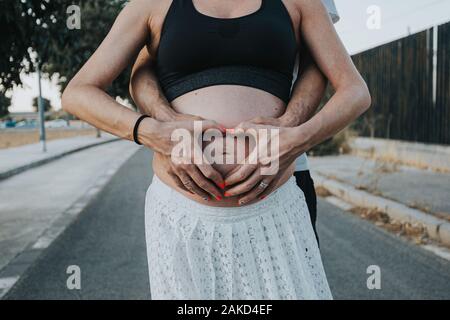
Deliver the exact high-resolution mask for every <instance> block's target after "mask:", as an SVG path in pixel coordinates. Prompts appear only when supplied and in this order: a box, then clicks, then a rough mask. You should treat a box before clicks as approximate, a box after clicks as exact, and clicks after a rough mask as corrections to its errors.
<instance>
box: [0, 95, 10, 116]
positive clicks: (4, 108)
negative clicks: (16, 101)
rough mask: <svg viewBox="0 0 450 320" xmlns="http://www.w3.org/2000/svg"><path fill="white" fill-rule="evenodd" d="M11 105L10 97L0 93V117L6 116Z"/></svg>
mask: <svg viewBox="0 0 450 320" xmlns="http://www.w3.org/2000/svg"><path fill="white" fill-rule="evenodd" d="M10 105H11V99H10V98H8V97H6V96H4V95H3V94H0V118H3V117H6V116H7V115H8V114H9V111H8V108H9V106H10Z"/></svg>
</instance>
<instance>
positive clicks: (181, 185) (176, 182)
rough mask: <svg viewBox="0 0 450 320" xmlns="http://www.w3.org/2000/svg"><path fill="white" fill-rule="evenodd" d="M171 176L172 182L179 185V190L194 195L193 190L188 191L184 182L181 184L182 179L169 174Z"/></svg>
mask: <svg viewBox="0 0 450 320" xmlns="http://www.w3.org/2000/svg"><path fill="white" fill-rule="evenodd" d="M169 176H170V177H171V178H172V181H173V182H174V183H175V184H176V185H177V187H178V188H180V189H182V190H183V191H187V192H189V193H192V192H191V190H188V189H187V188H186V187H185V186H184V184H183V182H181V180H180V178H179V177H178V176H177V175H176V174H174V173H171V172H169Z"/></svg>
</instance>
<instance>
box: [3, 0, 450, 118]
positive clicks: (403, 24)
mask: <svg viewBox="0 0 450 320" xmlns="http://www.w3.org/2000/svg"><path fill="white" fill-rule="evenodd" d="M335 3H336V7H337V10H338V12H339V15H340V17H341V20H340V21H339V22H338V23H337V24H336V30H337V32H338V34H339V36H340V37H341V39H342V41H343V42H344V45H345V47H346V48H347V51H348V52H349V53H350V54H354V53H359V52H362V51H365V50H368V49H371V48H374V47H376V46H378V45H381V44H384V43H387V42H390V41H394V40H397V39H400V38H402V37H405V36H407V35H408V34H412V33H416V32H420V31H423V30H425V29H427V28H429V27H432V26H435V25H439V24H442V23H445V22H448V21H450V0H335ZM22 80H23V82H24V85H23V87H22V88H20V87H18V88H15V89H14V90H13V91H12V92H11V94H12V106H11V108H10V109H9V110H10V112H21V111H32V110H33V109H32V99H33V97H36V96H37V94H38V80H37V76H36V75H22ZM42 92H43V96H44V97H46V98H48V99H50V100H51V102H52V105H53V107H54V108H55V109H59V108H61V103H60V94H59V88H58V87H57V86H56V79H53V81H49V80H44V81H43V82H42Z"/></svg>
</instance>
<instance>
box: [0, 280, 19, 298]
mask: <svg viewBox="0 0 450 320" xmlns="http://www.w3.org/2000/svg"><path fill="white" fill-rule="evenodd" d="M17 280H19V276H15V277H8V278H0V299H1V298H2V297H3V296H4V295H5V294H6V293H7V292H8V291H9V290H10V289H11V288H12V287H13V286H14V284H15V283H16V282H17Z"/></svg>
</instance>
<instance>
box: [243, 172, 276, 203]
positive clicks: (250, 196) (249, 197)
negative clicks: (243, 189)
mask: <svg viewBox="0 0 450 320" xmlns="http://www.w3.org/2000/svg"><path fill="white" fill-rule="evenodd" d="M273 180H274V177H273V176H271V177H267V178H264V179H263V180H261V182H260V183H259V184H258V185H256V186H255V187H254V188H253V189H252V190H251V191H250V192H249V193H247V194H246V195H245V196H243V197H242V198H240V199H239V205H240V206H242V205H244V204H246V203H249V202H251V201H253V200H255V199H257V198H258V196H259V195H260V194H261V193H263V192H264V191H265V190H266V189H267V188H268V187H269V186H270V185H271V183H272V181H273Z"/></svg>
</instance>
